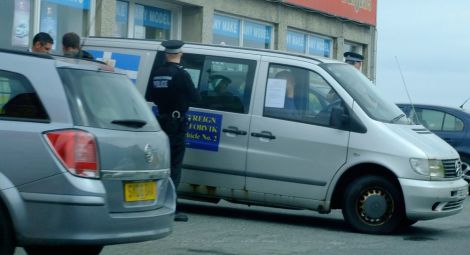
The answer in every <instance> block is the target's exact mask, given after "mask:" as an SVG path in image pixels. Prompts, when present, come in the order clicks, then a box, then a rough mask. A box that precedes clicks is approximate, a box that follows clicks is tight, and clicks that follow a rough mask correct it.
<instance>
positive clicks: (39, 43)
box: [31, 32, 54, 53]
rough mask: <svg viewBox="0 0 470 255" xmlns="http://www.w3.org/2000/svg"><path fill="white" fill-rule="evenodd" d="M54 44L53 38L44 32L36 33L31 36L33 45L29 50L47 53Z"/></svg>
mask: <svg viewBox="0 0 470 255" xmlns="http://www.w3.org/2000/svg"><path fill="white" fill-rule="evenodd" d="M53 44H54V39H52V37H51V36H50V35H49V34H48V33H45V32H40V33H37V34H36V35H35V36H34V38H33V46H32V47H31V52H35V53H49V52H50V51H51V49H52V45H53Z"/></svg>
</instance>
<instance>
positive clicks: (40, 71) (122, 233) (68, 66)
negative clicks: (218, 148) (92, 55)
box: [0, 50, 176, 255]
mask: <svg viewBox="0 0 470 255" xmlns="http://www.w3.org/2000/svg"><path fill="white" fill-rule="evenodd" d="M0 59H1V61H0V162H1V163H0V237H1V238H0V254H2V255H9V254H13V253H14V250H15V246H22V247H24V248H25V250H26V251H27V252H28V254H62V255H63V254H80V255H87V254H88V255H89V254H99V253H100V251H101V249H102V247H103V245H108V244H117V243H127V242H140V241H147V240H153V239H158V238H162V237H164V236H167V235H168V234H170V233H171V231H172V226H173V215H174V211H175V198H176V196H175V189H174V186H173V183H172V182H171V179H170V178H169V171H170V170H169V144H168V138H167V136H166V135H165V133H164V132H162V131H161V130H160V127H159V125H158V123H157V122H156V120H155V118H154V116H153V114H152V112H151V111H150V109H149V108H148V107H147V104H146V102H145V100H143V98H142V96H141V95H140V94H139V92H138V91H137V90H136V89H135V88H134V87H133V84H132V82H131V81H130V80H129V79H128V78H127V77H126V75H125V74H119V73H115V72H108V71H103V69H109V68H105V66H103V65H102V64H99V63H94V62H88V61H79V60H76V59H66V58H53V57H50V56H48V55H37V54H33V53H28V52H19V51H10V50H0Z"/></svg>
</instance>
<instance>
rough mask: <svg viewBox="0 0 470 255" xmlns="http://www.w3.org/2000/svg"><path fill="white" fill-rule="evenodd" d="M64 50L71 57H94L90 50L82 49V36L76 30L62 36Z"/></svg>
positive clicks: (65, 54)
mask: <svg viewBox="0 0 470 255" xmlns="http://www.w3.org/2000/svg"><path fill="white" fill-rule="evenodd" d="M62 51H63V52H64V56H66V57H69V58H85V59H94V58H93V55H91V54H90V53H89V52H87V51H84V50H81V49H80V36H78V35H77V34H76V33H74V32H69V33H66V34H64V36H63V37H62Z"/></svg>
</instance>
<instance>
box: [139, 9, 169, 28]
mask: <svg viewBox="0 0 470 255" xmlns="http://www.w3.org/2000/svg"><path fill="white" fill-rule="evenodd" d="M135 24H136V25H140V26H147V27H155V28H160V29H165V30H169V29H170V27H171V11H169V10H165V9H160V8H157V7H150V6H142V5H136V6H135Z"/></svg>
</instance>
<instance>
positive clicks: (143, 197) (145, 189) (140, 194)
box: [124, 181, 157, 202]
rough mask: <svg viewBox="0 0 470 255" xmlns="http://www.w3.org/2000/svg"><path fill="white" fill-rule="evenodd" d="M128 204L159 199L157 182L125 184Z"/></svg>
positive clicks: (125, 197) (125, 195)
mask: <svg viewBox="0 0 470 255" xmlns="http://www.w3.org/2000/svg"><path fill="white" fill-rule="evenodd" d="M124 199H125V201H126V202H136V201H148V200H155V199H157V182H154V181H151V182H128V183H125V184H124Z"/></svg>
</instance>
